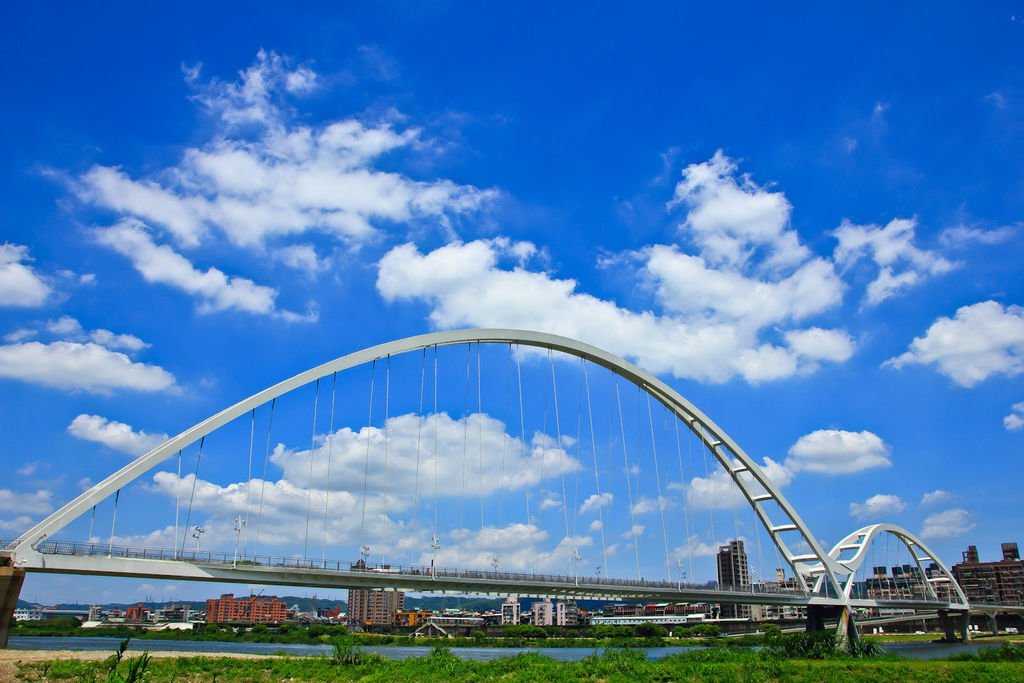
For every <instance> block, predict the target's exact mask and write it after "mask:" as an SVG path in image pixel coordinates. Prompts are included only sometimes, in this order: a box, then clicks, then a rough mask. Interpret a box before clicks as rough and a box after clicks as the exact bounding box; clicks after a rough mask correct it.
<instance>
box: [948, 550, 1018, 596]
mask: <svg viewBox="0 0 1024 683" xmlns="http://www.w3.org/2000/svg"><path fill="white" fill-rule="evenodd" d="M1002 551H1003V559H1002V560H997V561H995V562H981V561H980V559H979V557H978V548H977V547H976V546H973V545H972V546H968V548H967V551H966V552H964V554H963V561H962V562H960V563H959V564H954V565H953V567H952V570H953V576H955V577H956V580H957V583H959V584H960V588H962V589H963V591H964V595H966V596H967V599H968V600H969V601H971V602H989V603H998V604H1001V605H1024V561H1022V560H1021V559H1020V550H1019V549H1018V547H1017V544H1016V543H1003V544H1002Z"/></svg>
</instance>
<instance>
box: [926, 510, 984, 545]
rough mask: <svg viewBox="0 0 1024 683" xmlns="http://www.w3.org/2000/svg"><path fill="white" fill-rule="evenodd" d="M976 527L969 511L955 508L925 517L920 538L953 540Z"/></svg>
mask: <svg viewBox="0 0 1024 683" xmlns="http://www.w3.org/2000/svg"><path fill="white" fill-rule="evenodd" d="M974 527H975V524H974V522H972V521H971V515H970V513H969V512H967V510H964V509H961V508H953V509H952V510H945V511H944V512H936V513H935V514H932V515H928V516H927V517H925V519H924V524H923V525H922V527H921V533H920V536H921V538H925V539H930V538H931V539H935V538H953V537H954V536H963V535H964V534H966V533H967V532H968V531H970V530H971V529H973V528H974Z"/></svg>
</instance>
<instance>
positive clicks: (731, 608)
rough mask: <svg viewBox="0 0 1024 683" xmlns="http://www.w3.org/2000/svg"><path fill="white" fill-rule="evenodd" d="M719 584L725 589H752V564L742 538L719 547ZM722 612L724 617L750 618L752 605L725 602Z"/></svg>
mask: <svg viewBox="0 0 1024 683" xmlns="http://www.w3.org/2000/svg"><path fill="white" fill-rule="evenodd" d="M718 585H719V587H720V588H722V589H723V590H745V589H746V590H749V589H750V566H749V565H748V564H747V553H746V551H745V550H744V549H743V541H742V540H740V539H736V540H734V541H729V542H728V543H727V544H726V545H723V546H719V547H718ZM720 614H721V616H722V618H724V619H730V618H738V619H749V618H750V605H732V604H723V605H722V607H721V611H720Z"/></svg>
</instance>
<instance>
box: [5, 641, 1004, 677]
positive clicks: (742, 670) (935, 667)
mask: <svg viewBox="0 0 1024 683" xmlns="http://www.w3.org/2000/svg"><path fill="white" fill-rule="evenodd" d="M127 665H128V662H127V660H126V661H125V662H123V663H122V665H121V669H120V670H119V672H122V675H123V672H125V671H126V670H127ZM104 666H106V664H104V663H99V662H88V661H77V660H56V661H47V662H39V661H37V662H31V663H21V664H18V670H17V676H18V677H19V680H25V681H43V680H46V681H75V682H76V683H78V682H81V681H91V680H106V679H107V669H105V668H104ZM493 679H501V680H503V681H537V680H545V681H547V682H549V683H554V682H557V681H579V680H584V681H666V680H692V681H751V682H757V681H765V682H767V681H780V680H785V681H796V682H805V681H806V682H808V683H809V682H811V681H814V682H817V681H825V680H827V681H892V680H899V681H909V682H921V683H944V682H954V681H957V682H959V681H964V682H965V683H966V682H967V681H971V682H975V681H982V682H984V681H1019V680H1022V679H1024V662H1017V661H978V660H976V659H975V660H971V661H905V660H900V659H896V658H887V657H882V658H870V659H855V658H850V657H840V656H837V657H830V658H827V659H823V660H813V659H790V658H786V657H782V656H779V655H778V654H773V653H758V652H753V651H737V650H732V649H728V650H725V649H721V650H717V649H716V650H708V651H703V652H694V653H686V654H680V655H671V656H668V657H665V658H663V659H660V660H657V661H648V660H647V659H646V657H645V656H644V655H643V654H642V653H640V652H636V651H629V650H625V651H613V652H608V653H605V654H603V655H592V656H590V657H587V658H585V659H583V660H581V661H578V662H555V661H554V660H551V659H549V658H547V657H544V656H543V655H539V654H523V655H517V656H515V657H506V658H501V659H497V660H494V661H491V662H472V661H466V660H462V659H459V658H458V657H456V656H454V655H452V654H451V653H450V652H448V651H447V650H445V649H438V650H435V651H434V652H432V653H431V654H430V655H429V656H426V657H421V658H416V659H407V660H404V661H391V660H387V659H384V658H382V657H379V656H376V655H372V654H364V653H361V652H359V651H349V652H348V653H347V655H345V656H343V657H340V658H335V659H332V658H329V657H304V658H295V657H256V658H251V659H239V658H230V659H229V658H222V657H202V658H200V657H178V658H163V659H153V660H152V661H150V662H149V663H148V668H147V670H146V675H145V680H147V681H154V682H160V681H177V682H178V683H183V682H185V681H211V680H216V681H220V682H222V683H231V682H233V681H268V682H269V681H280V680H295V681H333V680H342V681H413V680H415V681H447V682H450V681H454V680H457V681H489V680H493Z"/></svg>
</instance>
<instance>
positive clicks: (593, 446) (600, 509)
mask: <svg viewBox="0 0 1024 683" xmlns="http://www.w3.org/2000/svg"><path fill="white" fill-rule="evenodd" d="M583 382H584V384H585V385H586V389H587V415H588V416H589V420H590V450H591V451H592V452H593V455H594V484H595V486H596V487H597V518H598V521H599V522H600V523H601V559H602V561H603V562H604V567H605V568H606V569H607V567H608V546H607V545H606V543H605V531H604V498H603V497H602V495H603V494H602V493H601V473H600V468H599V467H598V465H597V438H596V436H595V435H594V407H593V405H592V404H591V402H590V373H589V372H588V371H587V362H586V360H584V361H583ZM609 495H611V494H610V493H609Z"/></svg>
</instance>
